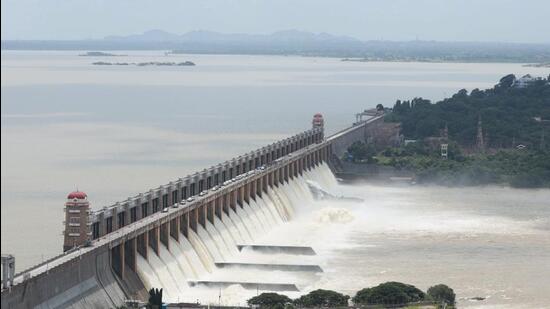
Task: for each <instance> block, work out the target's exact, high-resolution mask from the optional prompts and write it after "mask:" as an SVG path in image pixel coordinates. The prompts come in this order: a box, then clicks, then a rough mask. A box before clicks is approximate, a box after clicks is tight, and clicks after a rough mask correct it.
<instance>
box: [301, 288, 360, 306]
mask: <svg viewBox="0 0 550 309" xmlns="http://www.w3.org/2000/svg"><path fill="white" fill-rule="evenodd" d="M348 299H349V296H348V295H344V294H341V293H338V292H335V291H331V290H322V289H319V290H315V291H311V292H309V293H308V294H307V295H303V296H301V297H300V298H297V299H295V300H294V304H296V305H297V306H299V307H306V308H313V307H342V306H347V305H348Z"/></svg>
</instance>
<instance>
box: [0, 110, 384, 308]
mask: <svg viewBox="0 0 550 309" xmlns="http://www.w3.org/2000/svg"><path fill="white" fill-rule="evenodd" d="M380 119H381V118H377V119H373V120H371V121H366V122H364V123H361V124H358V125H355V126H353V127H351V128H348V129H346V130H343V131H341V132H339V133H337V134H335V135H333V136H331V137H329V138H327V139H324V137H323V133H322V130H319V128H314V129H312V130H310V131H306V132H305V133H301V134H299V135H297V136H295V137H292V138H289V139H286V140H284V141H280V142H277V143H274V144H272V145H270V146H268V147H264V148H262V149H259V150H257V151H256V152H254V153H253V154H251V155H246V156H242V157H239V158H235V159H233V160H231V161H227V162H226V163H224V164H220V165H219V166H216V167H212V168H210V169H209V170H205V171H204V172H202V173H200V174H199V173H197V174H195V175H192V176H189V177H187V178H184V179H180V180H178V181H177V182H171V183H170V184H169V185H167V186H161V187H159V188H158V189H154V190H150V191H149V192H148V193H146V194H140V195H138V196H136V197H133V198H129V199H128V200H126V201H124V202H122V203H117V204H115V205H114V206H112V207H108V208H104V209H102V210H101V211H100V212H97V213H94V214H93V220H92V222H91V224H92V227H93V229H92V231H93V232H92V238H93V242H92V245H91V246H90V247H88V246H81V247H79V248H78V249H76V250H72V251H70V252H67V253H66V254H63V255H61V256H59V257H56V258H54V259H52V260H51V261H49V262H48V263H45V264H41V265H38V266H37V267H34V268H32V269H29V270H27V271H25V272H23V273H21V274H19V275H16V278H15V283H14V285H13V286H11V287H10V288H8V289H3V290H2V302H1V304H2V308H3V309H4V308H17V309H19V308H114V307H117V306H120V305H123V304H124V302H125V300H129V299H139V300H143V301H146V300H147V297H148V294H147V291H148V289H150V288H153V287H154V288H159V287H162V288H163V289H164V290H163V291H164V301H167V302H195V301H197V300H200V302H201V303H203V304H205V303H212V304H217V302H216V301H217V299H216V298H217V293H216V291H217V290H218V289H219V291H220V293H221V291H222V289H224V291H225V292H226V294H228V295H240V297H241V298H240V299H242V296H243V295H251V296H252V295H255V293H256V291H260V290H262V291H287V292H295V291H298V290H299V286H300V283H301V282H298V281H296V280H295V277H293V276H292V275H291V274H293V273H296V272H301V273H307V274H308V276H309V277H312V275H311V274H314V273H316V272H319V271H322V269H321V268H320V267H318V266H317V265H301V264H291V265H288V264H278V263H276V261H275V262H273V261H267V262H266V261H262V258H263V257H265V256H266V255H271V254H274V253H276V254H279V253H280V254H288V255H303V256H307V255H312V254H315V253H314V251H313V250H312V248H308V247H304V248H301V247H292V246H285V245H284V244H278V245H269V244H263V243H261V239H262V236H263V235H266V234H268V232H270V231H272V229H274V228H276V227H277V226H281V225H283V224H284V223H285V222H288V221H290V220H292V219H293V218H295V216H296V214H297V213H298V212H299V211H301V210H303V209H304V207H307V205H308V204H309V203H310V202H311V201H313V199H314V197H313V195H312V193H311V192H310V190H309V188H308V182H311V181H313V182H316V183H318V184H319V185H320V186H322V187H323V188H325V189H328V190H329V189H330V188H331V187H335V186H336V185H337V181H336V179H335V178H334V175H333V174H332V172H331V170H330V168H329V165H328V164H329V161H330V158H331V157H332V156H341V154H343V152H344V151H345V149H347V147H348V146H349V145H350V144H351V143H353V142H355V141H365V140H366V139H367V138H368V136H369V134H371V133H372V132H371V130H372V129H369V126H372V127H375V126H376V124H377V123H378V122H379V121H380ZM226 179H227V181H226ZM205 190H206V191H205ZM199 192H203V193H204V192H206V193H205V194H203V193H201V194H199ZM155 205H156V206H155ZM273 274H275V276H274V275H273ZM313 277H314V276H313ZM251 291H253V292H251ZM251 293H252V294H251ZM226 301H227V302H226V303H225V304H226V305H236V304H238V302H239V301H240V300H238V299H226Z"/></svg>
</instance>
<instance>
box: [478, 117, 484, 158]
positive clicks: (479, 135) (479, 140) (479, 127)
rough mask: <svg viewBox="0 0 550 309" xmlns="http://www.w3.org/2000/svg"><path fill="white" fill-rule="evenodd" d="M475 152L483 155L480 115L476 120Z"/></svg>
mask: <svg viewBox="0 0 550 309" xmlns="http://www.w3.org/2000/svg"><path fill="white" fill-rule="evenodd" d="M476 146H477V150H478V151H479V152H481V153H485V141H484V140H483V129H482V123H481V115H479V117H478V118H477V139H476Z"/></svg>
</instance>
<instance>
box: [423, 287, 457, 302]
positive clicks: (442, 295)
mask: <svg viewBox="0 0 550 309" xmlns="http://www.w3.org/2000/svg"><path fill="white" fill-rule="evenodd" d="M428 296H430V298H431V299H433V300H434V301H436V302H438V303H443V302H445V303H446V304H448V305H454V304H455V297H456V295H455V292H454V291H453V289H451V288H450V287H448V286H446V285H445V284H438V285H434V286H432V287H430V288H429V289H428Z"/></svg>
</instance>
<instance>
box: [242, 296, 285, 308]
mask: <svg viewBox="0 0 550 309" xmlns="http://www.w3.org/2000/svg"><path fill="white" fill-rule="evenodd" d="M291 301H292V300H291V299H290V298H289V297H288V296H286V295H281V294H277V293H262V294H260V295H258V296H254V297H252V298H251V299H249V300H248V301H247V303H248V305H258V306H260V307H261V308H284V305H285V304H286V303H290V302H291Z"/></svg>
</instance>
